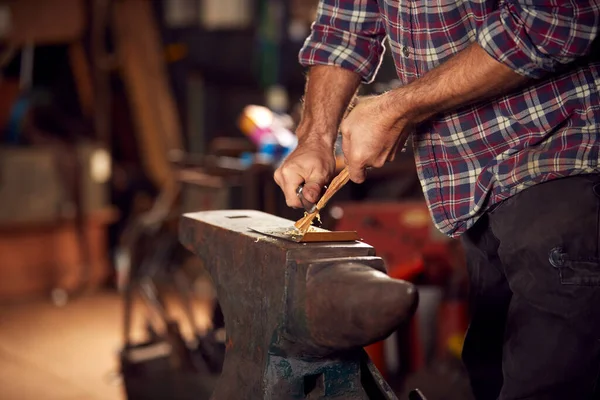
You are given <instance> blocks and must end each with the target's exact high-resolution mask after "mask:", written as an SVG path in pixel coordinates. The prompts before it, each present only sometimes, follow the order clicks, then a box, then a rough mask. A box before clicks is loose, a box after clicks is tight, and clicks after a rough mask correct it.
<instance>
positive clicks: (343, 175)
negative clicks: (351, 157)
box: [317, 167, 350, 210]
mask: <svg viewBox="0 0 600 400" xmlns="http://www.w3.org/2000/svg"><path fill="white" fill-rule="evenodd" d="M349 180H350V175H349V174H348V168H347V167H346V168H344V169H343V170H342V171H341V172H340V173H339V174H338V176H336V177H335V178H333V180H332V181H331V184H330V185H329V187H328V188H327V190H326V191H325V194H323V197H321V199H320V200H319V202H318V203H317V210H321V209H323V208H324V207H325V205H326V204H327V202H328V201H329V199H331V198H332V197H333V195H334V194H336V193H337V191H338V190H340V189H341V188H342V187H343V186H344V185H345V184H346V183H348V181H349Z"/></svg>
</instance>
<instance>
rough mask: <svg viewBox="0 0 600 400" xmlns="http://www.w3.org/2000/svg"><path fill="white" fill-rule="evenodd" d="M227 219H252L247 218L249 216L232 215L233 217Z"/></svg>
mask: <svg viewBox="0 0 600 400" xmlns="http://www.w3.org/2000/svg"><path fill="white" fill-rule="evenodd" d="M227 218H229V219H238V218H250V217H249V216H247V215H232V216H230V217H227Z"/></svg>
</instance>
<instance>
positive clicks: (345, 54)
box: [298, 24, 385, 83]
mask: <svg viewBox="0 0 600 400" xmlns="http://www.w3.org/2000/svg"><path fill="white" fill-rule="evenodd" d="M384 39H385V37H379V36H373V37H369V36H361V35H358V34H356V33H351V32H346V31H340V30H338V29H335V28H332V27H328V26H323V25H316V24H315V25H313V28H312V31H311V34H310V36H309V37H308V38H307V39H306V41H305V42H304V46H303V47H302V49H301V50H300V53H299V56H298V59H299V62H300V64H301V65H302V66H303V67H311V66H314V65H332V66H337V67H341V68H345V69H347V70H350V71H352V72H355V73H356V74H358V75H359V76H360V77H361V79H362V81H363V82H364V83H371V82H373V80H374V79H375V76H376V75H377V71H378V70H379V66H380V65H381V61H382V59H383V54H384V52H385V46H384V44H383V41H384Z"/></svg>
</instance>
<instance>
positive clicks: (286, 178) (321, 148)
mask: <svg viewBox="0 0 600 400" xmlns="http://www.w3.org/2000/svg"><path fill="white" fill-rule="evenodd" d="M334 172H335V157H334V155H333V146H332V145H331V144H330V142H329V141H328V140H324V139H323V138H322V137H320V136H316V135H313V136H302V139H300V141H299V143H298V147H296V149H295V150H294V151H293V152H292V153H291V154H290V155H289V156H288V157H287V158H286V159H285V161H284V162H283V163H282V164H281V166H280V167H279V168H278V169H277V171H275V182H277V184H278V185H279V186H280V187H281V189H282V190H283V194H284V195H285V202H286V203H287V205H288V206H289V207H296V208H299V207H302V204H301V203H300V199H299V198H298V196H296V189H297V188H298V186H300V185H301V184H303V183H304V189H303V191H302V194H303V196H304V198H305V199H306V200H308V201H310V202H311V203H316V202H317V200H319V195H320V194H321V190H322V189H323V186H324V185H326V184H327V183H328V182H329V180H330V179H331V176H332V175H333V173H334Z"/></svg>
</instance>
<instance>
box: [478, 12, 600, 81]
mask: <svg viewBox="0 0 600 400" xmlns="http://www.w3.org/2000/svg"><path fill="white" fill-rule="evenodd" d="M599 24H600V2H599V1H598V0H593V1H577V0H571V1H564V0H523V1H510V0H505V1H501V2H500V7H499V9H498V10H495V11H494V12H492V13H490V14H489V15H488V17H487V19H486V20H485V21H484V22H483V24H482V25H481V26H480V28H479V30H478V34H477V41H478V43H479V44H480V45H481V47H483V49H485V50H486V51H487V53H488V54H489V55H490V56H492V57H494V58H495V59H496V60H498V61H499V62H501V63H504V64H506V65H507V66H508V67H510V68H512V69H513V70H514V71H515V72H517V73H519V74H521V75H524V76H528V77H531V78H541V77H543V76H544V75H546V74H547V73H549V72H554V71H556V70H557V69H558V68H559V67H560V66H561V65H564V64H569V63H571V62H573V61H575V60H576V59H578V58H580V57H583V56H586V55H588V54H589V53H590V51H591V47H592V42H593V41H594V39H596V37H597V36H598V29H599V26H598V25H599Z"/></svg>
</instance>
